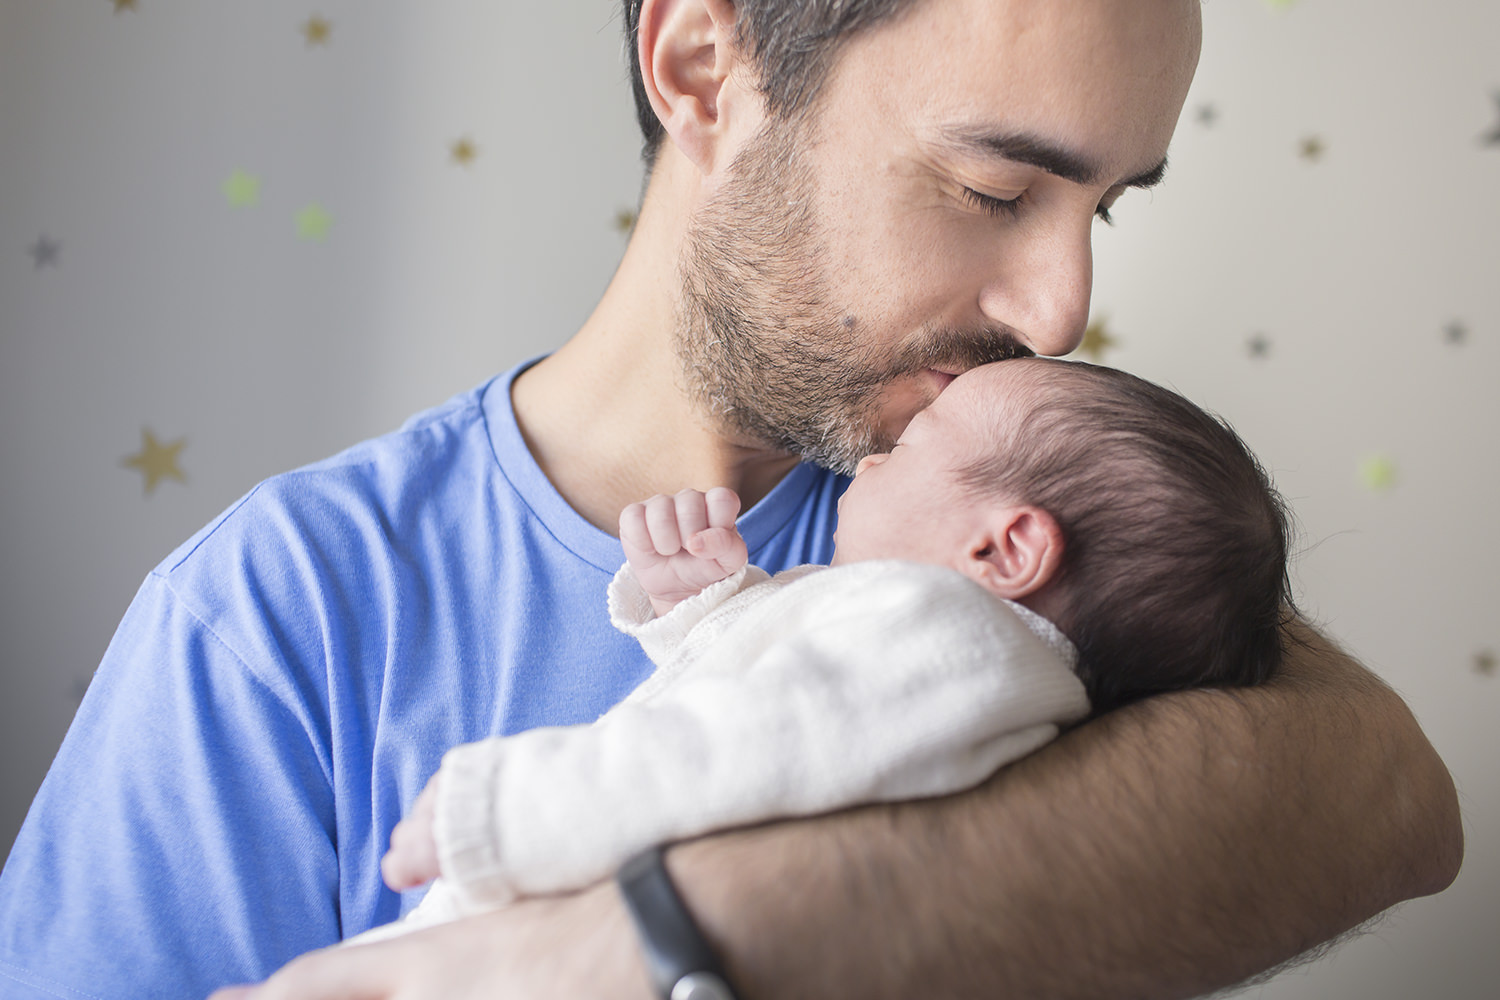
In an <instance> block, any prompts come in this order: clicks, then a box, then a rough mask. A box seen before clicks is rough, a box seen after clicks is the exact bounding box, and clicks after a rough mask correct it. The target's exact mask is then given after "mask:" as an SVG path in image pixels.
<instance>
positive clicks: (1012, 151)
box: [942, 126, 1167, 188]
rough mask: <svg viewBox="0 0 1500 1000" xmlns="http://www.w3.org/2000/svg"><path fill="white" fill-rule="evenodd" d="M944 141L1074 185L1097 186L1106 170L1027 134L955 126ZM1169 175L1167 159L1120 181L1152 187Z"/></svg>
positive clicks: (1080, 156) (1087, 159)
mask: <svg viewBox="0 0 1500 1000" xmlns="http://www.w3.org/2000/svg"><path fill="white" fill-rule="evenodd" d="M942 136H943V140H944V141H945V142H946V143H947V144H949V145H951V146H955V147H957V148H959V149H961V150H964V151H967V152H979V153H981V154H984V155H987V156H999V157H1003V158H1004V159H1007V160H1011V161H1013V162H1015V163H1024V164H1026V165H1027V166H1032V167H1036V168H1038V169H1039V170H1045V171H1046V172H1047V173H1049V174H1054V175H1056V176H1058V177H1061V178H1062V179H1063V180H1065V181H1072V182H1073V183H1075V184H1096V183H1098V181H1099V177H1100V175H1102V174H1103V173H1104V170H1103V168H1102V167H1101V166H1100V165H1099V164H1098V163H1097V162H1095V161H1094V160H1092V159H1090V158H1089V157H1087V156H1084V155H1083V154H1082V153H1078V152H1075V151H1073V150H1071V149H1066V148H1064V147H1062V146H1059V145H1057V144H1056V143H1053V142H1048V141H1047V140H1045V139H1041V138H1038V137H1037V136H1034V135H1027V134H1026V133H1024V132H991V131H986V130H984V129H977V128H964V127H961V126H960V127H952V128H948V129H945V130H944V131H943V133H942ZM1166 175H1167V158H1166V157H1162V160H1161V162H1160V163H1158V164H1157V165H1156V166H1154V167H1152V168H1151V169H1150V170H1147V171H1145V172H1143V173H1139V174H1136V175H1135V176H1134V177H1131V178H1128V179H1126V180H1123V181H1121V182H1120V185H1119V186H1120V187H1129V188H1150V187H1155V186H1156V185H1158V184H1160V183H1161V181H1162V178H1163V177H1165V176H1166Z"/></svg>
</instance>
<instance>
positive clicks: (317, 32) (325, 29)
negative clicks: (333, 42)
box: [302, 14, 333, 48]
mask: <svg viewBox="0 0 1500 1000" xmlns="http://www.w3.org/2000/svg"><path fill="white" fill-rule="evenodd" d="M331 34H333V25H332V24H331V23H330V22H329V21H328V20H327V19H325V18H322V17H319V16H318V15H317V14H314V15H313V16H312V17H310V18H308V19H307V20H306V21H305V22H304V23H303V25H302V37H303V38H305V39H306V40H307V47H308V48H312V47H314V46H317V45H325V46H326V45H327V44H328V36H329V35H331Z"/></svg>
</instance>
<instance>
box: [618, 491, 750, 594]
mask: <svg viewBox="0 0 1500 1000" xmlns="http://www.w3.org/2000/svg"><path fill="white" fill-rule="evenodd" d="M739 512H740V498H739V495H738V494H737V493H735V492H734V490H731V489H727V488H725V487H723V486H716V487H714V488H713V489H711V490H709V491H708V492H707V493H702V492H700V491H698V490H683V491H681V492H680V493H678V494H676V495H675V496H670V497H669V496H662V495H660V494H658V495H656V496H654V497H652V498H651V499H650V500H646V501H643V502H641V503H633V504H631V505H630V506H629V507H626V508H625V509H624V510H622V511H621V512H620V544H621V545H622V546H623V547H624V549H625V559H626V561H628V562H629V563H630V568H631V570H632V571H633V572H634V573H635V578H636V580H637V581H639V582H640V585H641V587H642V589H644V590H645V591H646V593H647V594H648V595H649V596H650V598H651V606H652V607H653V608H655V609H656V613H657V614H658V615H664V614H666V613H667V612H669V611H671V610H672V609H673V608H674V607H676V606H677V604H678V602H679V601H683V600H686V599H687V598H689V597H692V596H693V595H694V594H697V593H698V592H699V591H701V590H703V588H705V587H707V586H709V585H711V584H715V583H718V582H719V581H720V580H722V579H724V578H725V577H727V576H731V575H733V574H734V573H736V572H738V570H739V569H740V567H741V566H744V565H745V563H746V562H747V561H748V560H749V553H748V552H747V551H746V549H745V540H744V539H743V538H741V537H740V533H739V532H738V531H737V530H736V529H735V527H734V519H735V517H736V516H738V515H739Z"/></svg>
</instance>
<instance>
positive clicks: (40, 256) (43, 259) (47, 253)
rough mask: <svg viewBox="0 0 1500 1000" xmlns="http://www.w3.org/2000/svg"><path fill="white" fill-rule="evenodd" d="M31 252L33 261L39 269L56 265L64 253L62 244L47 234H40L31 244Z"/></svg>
mask: <svg viewBox="0 0 1500 1000" xmlns="http://www.w3.org/2000/svg"><path fill="white" fill-rule="evenodd" d="M30 253H31V260H32V263H33V264H34V265H35V267H36V268H37V269H38V270H40V269H42V268H44V267H56V266H57V259H58V257H59V256H60V255H61V254H62V244H61V243H59V242H57V241H56V240H49V239H48V238H47V237H45V236H38V237H37V241H36V242H35V243H33V244H31V250H30Z"/></svg>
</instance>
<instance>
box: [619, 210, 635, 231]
mask: <svg viewBox="0 0 1500 1000" xmlns="http://www.w3.org/2000/svg"><path fill="white" fill-rule="evenodd" d="M634 228H635V212H633V211H631V210H630V209H628V208H622V209H620V210H619V211H618V212H616V213H615V231H616V232H619V233H629V232H630V231H631V230H632V229H634Z"/></svg>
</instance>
